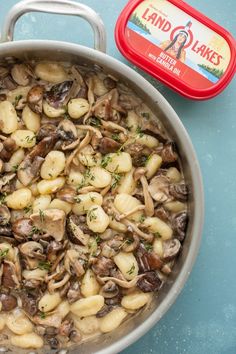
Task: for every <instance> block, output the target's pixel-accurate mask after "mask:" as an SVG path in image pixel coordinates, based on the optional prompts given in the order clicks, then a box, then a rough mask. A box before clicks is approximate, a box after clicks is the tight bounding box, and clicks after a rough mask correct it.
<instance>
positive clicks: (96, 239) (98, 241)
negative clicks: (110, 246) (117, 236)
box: [95, 235, 102, 245]
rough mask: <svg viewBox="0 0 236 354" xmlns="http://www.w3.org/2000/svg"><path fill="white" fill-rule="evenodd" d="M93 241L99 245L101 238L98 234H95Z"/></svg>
mask: <svg viewBox="0 0 236 354" xmlns="http://www.w3.org/2000/svg"><path fill="white" fill-rule="evenodd" d="M95 241H96V242H97V244H98V245H99V244H100V243H101V242H102V239H101V237H100V236H99V235H96V237H95Z"/></svg>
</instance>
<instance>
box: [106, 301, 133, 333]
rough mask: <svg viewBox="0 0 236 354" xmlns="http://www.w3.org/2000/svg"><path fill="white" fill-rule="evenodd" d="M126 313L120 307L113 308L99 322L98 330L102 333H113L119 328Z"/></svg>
mask: <svg viewBox="0 0 236 354" xmlns="http://www.w3.org/2000/svg"><path fill="white" fill-rule="evenodd" d="M127 315H128V313H127V312H126V311H125V309H123V308H122V307H118V308H115V309H114V310H112V311H111V312H109V313H108V314H107V315H106V316H104V317H102V318H101V320H100V330H101V332H103V333H108V332H111V331H114V329H116V328H117V327H119V326H120V324H121V322H122V321H123V320H124V319H125V317H126V316H127Z"/></svg>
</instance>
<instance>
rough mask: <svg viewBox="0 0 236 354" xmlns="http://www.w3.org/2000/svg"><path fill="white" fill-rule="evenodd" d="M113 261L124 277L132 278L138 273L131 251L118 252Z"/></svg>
mask: <svg viewBox="0 0 236 354" xmlns="http://www.w3.org/2000/svg"><path fill="white" fill-rule="evenodd" d="M114 262H115V264H116V265H117V267H118V268H119V270H120V271H121V273H122V275H123V276H124V278H125V279H127V280H132V279H134V278H135V277H136V276H137V275H138V270H139V268H138V263H137V260H136V258H135V257H134V255H133V253H130V252H129V253H126V252H119V253H118V254H117V255H116V256H115V257H114Z"/></svg>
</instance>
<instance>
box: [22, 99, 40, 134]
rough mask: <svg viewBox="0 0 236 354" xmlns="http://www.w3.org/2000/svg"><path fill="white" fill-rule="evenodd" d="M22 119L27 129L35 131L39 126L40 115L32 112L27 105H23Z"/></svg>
mask: <svg viewBox="0 0 236 354" xmlns="http://www.w3.org/2000/svg"><path fill="white" fill-rule="evenodd" d="M22 120H23V122H24V123H25V126H26V128H27V129H28V130H31V131H32V132H34V133H37V131H38V130H39V128H40V115H39V114H38V113H35V112H33V111H32V110H31V109H30V108H29V106H25V108H24V109H23V111H22Z"/></svg>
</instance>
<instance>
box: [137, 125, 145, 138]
mask: <svg viewBox="0 0 236 354" xmlns="http://www.w3.org/2000/svg"><path fill="white" fill-rule="evenodd" d="M136 134H137V135H138V136H139V138H142V137H143V136H144V133H143V131H142V129H141V127H137V129H136Z"/></svg>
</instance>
